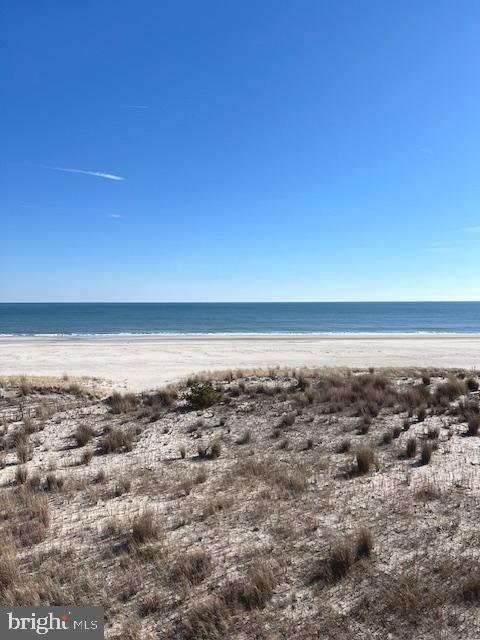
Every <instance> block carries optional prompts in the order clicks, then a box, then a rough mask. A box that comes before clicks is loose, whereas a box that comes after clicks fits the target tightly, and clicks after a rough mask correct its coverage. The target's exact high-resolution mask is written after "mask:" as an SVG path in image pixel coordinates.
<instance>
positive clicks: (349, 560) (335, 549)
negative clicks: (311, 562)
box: [326, 540, 355, 582]
mask: <svg viewBox="0 0 480 640" xmlns="http://www.w3.org/2000/svg"><path fill="white" fill-rule="evenodd" d="M354 562H355V553H354V549H353V547H352V544H351V542H350V540H340V541H339V542H337V543H336V544H335V545H334V546H332V548H331V550H330V556H329V558H328V560H327V563H326V577H327V578H328V579H329V580H331V581H333V582H336V581H337V580H341V579H342V578H344V577H345V576H346V575H347V573H348V572H349V571H350V570H351V568H352V567H353V564H354Z"/></svg>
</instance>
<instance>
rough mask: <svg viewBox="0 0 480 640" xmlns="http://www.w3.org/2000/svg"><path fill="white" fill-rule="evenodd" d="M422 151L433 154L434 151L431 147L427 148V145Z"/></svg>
mask: <svg viewBox="0 0 480 640" xmlns="http://www.w3.org/2000/svg"><path fill="white" fill-rule="evenodd" d="M421 151H423V153H428V154H429V155H433V151H432V150H431V149H427V147H423V149H421Z"/></svg>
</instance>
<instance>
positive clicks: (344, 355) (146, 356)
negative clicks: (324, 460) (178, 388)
mask: <svg viewBox="0 0 480 640" xmlns="http://www.w3.org/2000/svg"><path fill="white" fill-rule="evenodd" d="M276 365H279V366H295V367H302V366H351V367H369V366H374V367H387V366H402V367H404V366H421V367H428V366H432V367H433V366H435V367H462V368H468V369H473V368H478V367H480V336H479V335H477V334H469V335H465V334H462V335H460V334H443V335H392V336H385V335H383V336H378V335H362V336H358V335H357V336H352V335H350V336H346V335H342V336H331V335H330V336H318V335H317V336H312V335H310V336H258V335H257V336H252V337H244V336H242V337H230V336H229V337H225V336H218V337H215V336H205V337H191V336H183V337H158V336H155V337H144V336H142V337H136V338H132V337H128V338H127V337H114V338H112V337H109V338H88V339H80V338H75V339H71V338H60V337H59V338H41V337H35V338H33V337H32V338H30V337H28V338H27V337H4V338H1V339H0V375H9V374H17V375H18V374H26V375H54V376H57V375H62V374H64V373H67V374H69V375H73V376H80V375H82V376H84V375H85V376H94V377H99V378H103V379H106V380H108V381H111V382H112V383H113V384H114V385H115V386H118V387H121V388H125V389H129V390H132V391H139V390H143V389H150V388H154V387H158V386H161V385H164V384H166V383H169V382H174V381H177V380H178V379H180V378H182V377H184V376H186V375H188V374H191V373H197V372H200V371H206V370H222V369H229V368H250V367H272V366H276Z"/></svg>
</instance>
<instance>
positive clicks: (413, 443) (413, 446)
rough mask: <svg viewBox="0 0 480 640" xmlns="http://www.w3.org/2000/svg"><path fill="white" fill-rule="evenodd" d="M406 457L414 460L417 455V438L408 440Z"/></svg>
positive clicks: (413, 437)
mask: <svg viewBox="0 0 480 640" xmlns="http://www.w3.org/2000/svg"><path fill="white" fill-rule="evenodd" d="M405 455H406V456H407V458H414V457H415V456H416V455H417V439H416V438H415V436H412V437H410V438H408V440H407V446H406V448H405Z"/></svg>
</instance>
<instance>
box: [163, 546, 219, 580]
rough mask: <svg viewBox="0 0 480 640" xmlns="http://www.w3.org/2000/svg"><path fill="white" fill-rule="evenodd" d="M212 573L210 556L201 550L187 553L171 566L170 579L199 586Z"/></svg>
mask: <svg viewBox="0 0 480 640" xmlns="http://www.w3.org/2000/svg"><path fill="white" fill-rule="evenodd" d="M211 571H212V560H211V557H210V554H209V553H207V552H206V551H203V550H202V549H198V550H194V551H189V552H188V553H186V554H185V555H183V556H182V557H181V558H179V559H178V560H177V562H176V563H175V564H174V566H173V570H172V579H173V580H175V581H180V582H184V583H188V584H190V585H196V584H200V583H201V582H202V581H203V580H205V578H206V577H207V576H208V575H209V574H210V573H211Z"/></svg>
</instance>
